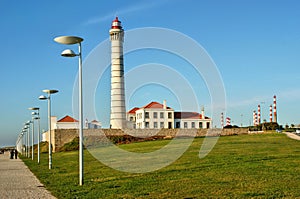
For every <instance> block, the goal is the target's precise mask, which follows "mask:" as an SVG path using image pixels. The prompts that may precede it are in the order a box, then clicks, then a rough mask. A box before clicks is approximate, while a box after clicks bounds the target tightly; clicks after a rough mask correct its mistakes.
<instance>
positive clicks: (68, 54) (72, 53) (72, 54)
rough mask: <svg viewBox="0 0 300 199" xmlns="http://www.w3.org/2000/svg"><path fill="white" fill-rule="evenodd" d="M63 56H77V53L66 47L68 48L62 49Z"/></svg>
mask: <svg viewBox="0 0 300 199" xmlns="http://www.w3.org/2000/svg"><path fill="white" fill-rule="evenodd" d="M61 56H63V57H75V56H77V54H76V53H75V52H74V51H73V50H71V49H66V50H64V51H62V53H61Z"/></svg>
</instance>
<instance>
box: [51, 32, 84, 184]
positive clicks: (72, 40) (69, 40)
mask: <svg viewBox="0 0 300 199" xmlns="http://www.w3.org/2000/svg"><path fill="white" fill-rule="evenodd" d="M54 41H55V42H57V43H60V44H67V45H72V44H78V54H76V53H74V51H72V50H70V49H66V50H64V51H63V52H62V53H61V55H62V56H64V57H75V56H78V57H79V69H78V76H79V78H78V90H79V91H78V92H79V96H78V97H79V100H78V102H79V185H83V103H82V57H81V42H82V41H83V39H82V38H80V37H76V36H60V37H56V38H55V39H54Z"/></svg>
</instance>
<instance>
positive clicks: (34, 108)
mask: <svg viewBox="0 0 300 199" xmlns="http://www.w3.org/2000/svg"><path fill="white" fill-rule="evenodd" d="M28 109H29V110H32V111H34V110H40V108H39V107H30V108H28Z"/></svg>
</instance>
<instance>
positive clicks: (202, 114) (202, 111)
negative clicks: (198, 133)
mask: <svg viewBox="0 0 300 199" xmlns="http://www.w3.org/2000/svg"><path fill="white" fill-rule="evenodd" d="M201 116H202V119H205V115H204V106H202V108H201Z"/></svg>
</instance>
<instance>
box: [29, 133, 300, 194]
mask: <svg viewBox="0 0 300 199" xmlns="http://www.w3.org/2000/svg"><path fill="white" fill-rule="evenodd" d="M168 142H169V141H168V140H159V141H149V142H141V143H132V144H126V145H120V147H121V148H123V149H125V150H128V151H139V152H140V151H141V149H143V150H142V151H147V150H150V151H151V150H153V149H152V148H157V147H162V146H164V145H165V144H167V143H168ZM202 142H203V138H196V139H195V140H194V142H193V144H192V145H191V147H190V148H189V149H188V150H187V151H186V152H185V153H184V155H183V156H182V157H181V158H180V159H178V160H177V161H176V162H174V163H173V164H171V165H169V166H167V167H165V168H163V169H161V170H158V171H154V172H151V173H144V174H133V173H125V172H121V171H116V170H114V169H111V168H109V167H107V166H105V165H103V164H102V163H101V162H99V161H98V160H96V159H95V158H94V157H93V156H92V155H90V154H89V152H88V150H86V151H85V153H84V168H85V171H84V175H85V176H84V177H85V179H84V180H85V181H84V185H83V186H79V185H78V181H79V180H78V152H77V151H76V152H60V153H54V154H53V169H52V170H49V169H48V154H42V156H41V164H40V165H38V164H37V163H36V161H32V160H31V159H27V158H23V161H24V162H25V163H26V164H27V165H28V167H29V168H30V169H31V171H32V172H33V173H34V174H35V175H36V176H37V177H38V178H39V179H40V181H41V182H42V183H43V184H44V185H45V187H46V188H47V189H48V190H49V191H50V192H51V193H52V194H53V195H54V196H56V197H57V198H300V141H296V140H292V139H290V138H288V137H287V136H286V135H284V134H264V135H261V134H260V135H240V136H227V137H221V138H220V139H219V140H218V142H217V144H216V146H215V147H214V149H213V150H212V151H211V152H210V153H209V154H208V155H207V156H206V157H205V158H203V159H199V149H200V147H201V144H202ZM35 157H36V156H35Z"/></svg>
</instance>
